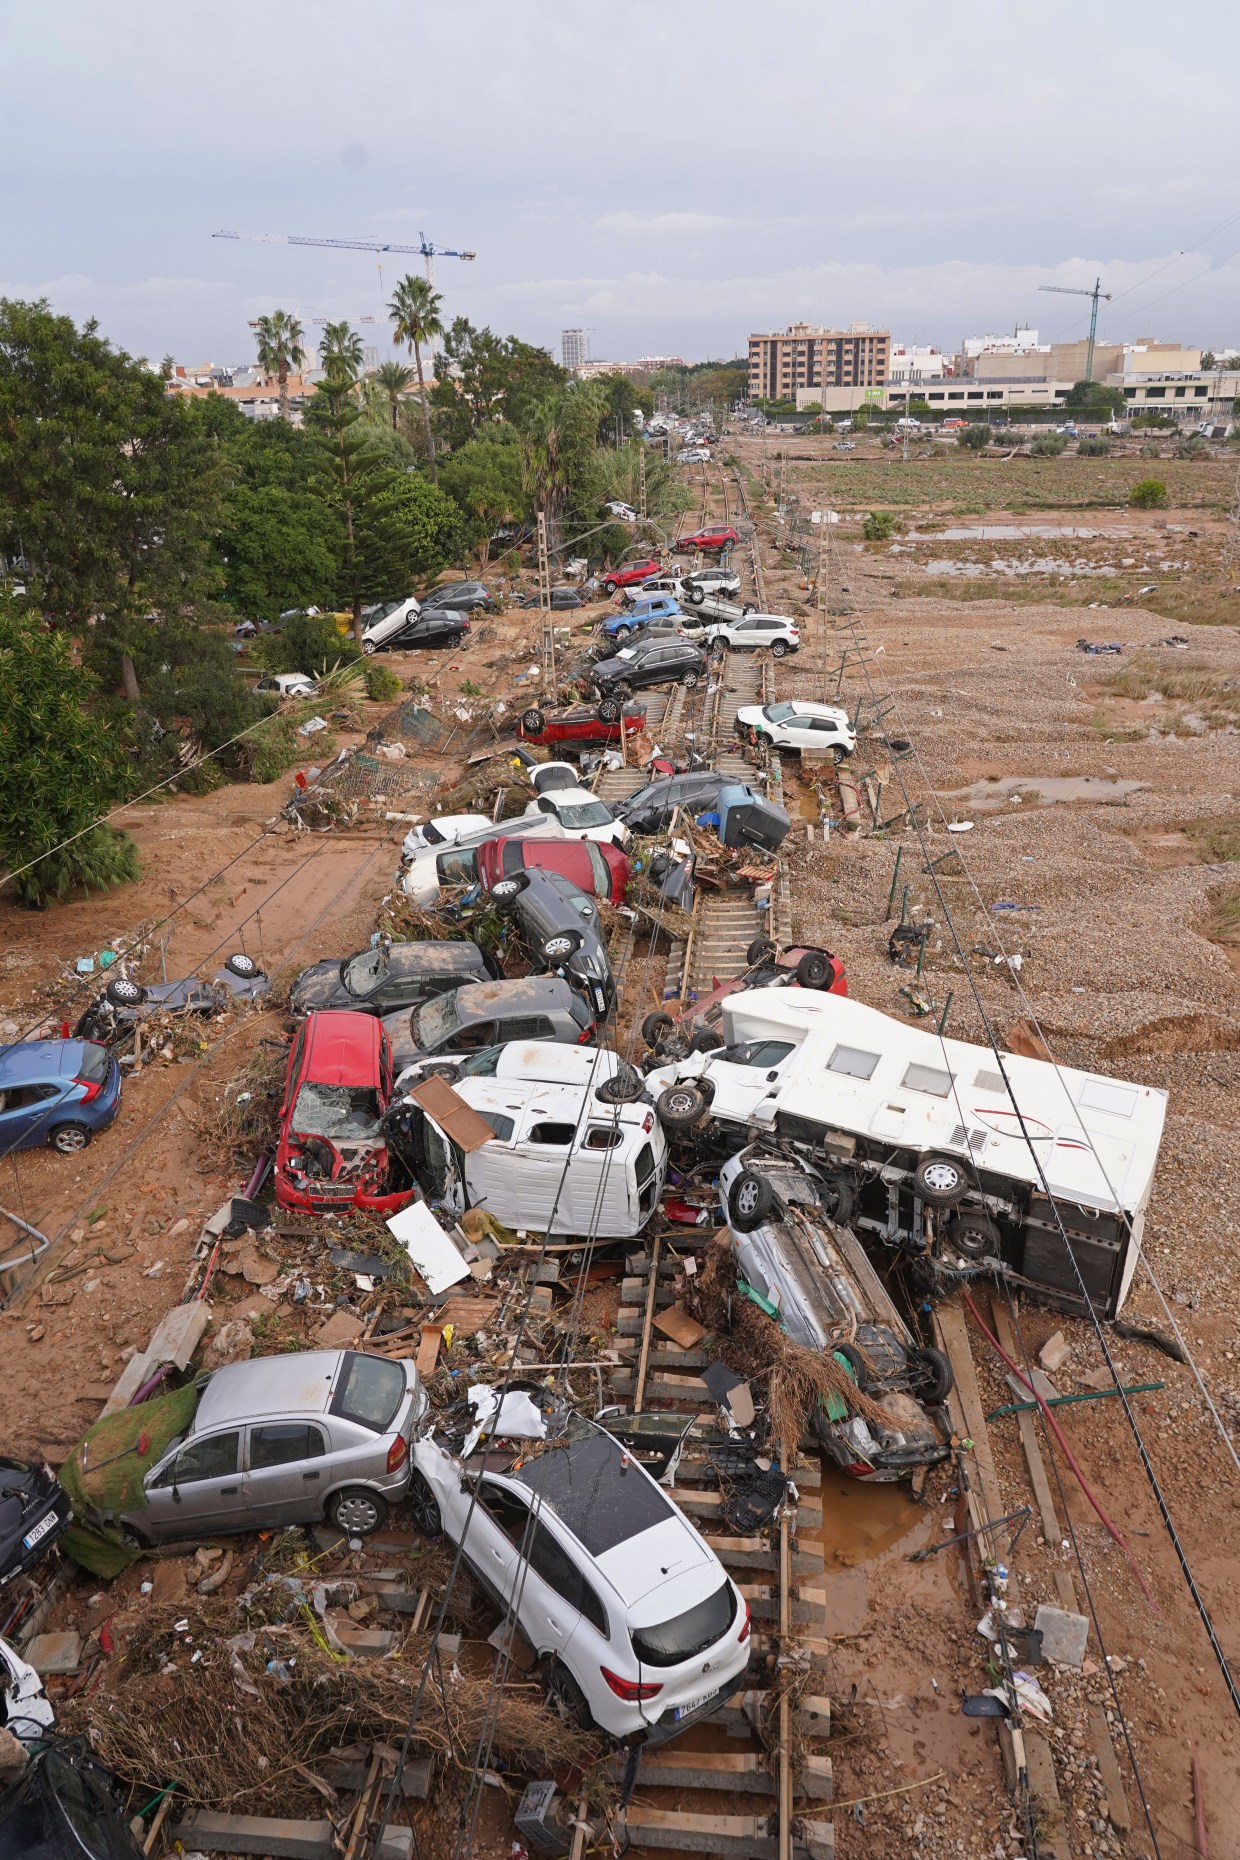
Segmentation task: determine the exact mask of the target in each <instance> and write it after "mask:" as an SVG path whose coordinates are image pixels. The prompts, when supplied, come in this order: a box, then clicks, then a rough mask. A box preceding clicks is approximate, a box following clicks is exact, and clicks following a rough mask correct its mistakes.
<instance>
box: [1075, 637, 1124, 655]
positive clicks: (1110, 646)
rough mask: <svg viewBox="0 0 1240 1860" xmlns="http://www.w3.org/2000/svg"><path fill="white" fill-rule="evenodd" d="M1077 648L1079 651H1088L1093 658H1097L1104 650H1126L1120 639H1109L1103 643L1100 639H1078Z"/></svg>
mask: <svg viewBox="0 0 1240 1860" xmlns="http://www.w3.org/2000/svg"><path fill="white" fill-rule="evenodd" d="M1076 649H1077V651H1078V652H1087V653H1088V654H1089V655H1090V657H1091V658H1096V657H1097V656H1098V655H1099V654H1100V653H1104V652H1122V651H1123V650H1124V648H1123V647H1122V646H1121V645H1120V643H1119V641H1118V640H1109V641H1107V642H1106V643H1105V644H1103V643H1102V642H1100V641H1098V640H1092V639H1078V640H1077V642H1076Z"/></svg>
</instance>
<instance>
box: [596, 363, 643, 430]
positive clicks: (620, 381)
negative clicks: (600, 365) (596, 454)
mask: <svg viewBox="0 0 1240 1860" xmlns="http://www.w3.org/2000/svg"><path fill="white" fill-rule="evenodd" d="M593 385H594V386H595V387H597V388H598V389H599V390H600V391H601V393H602V396H603V403H602V414H601V416H600V418H599V426H598V442H599V444H600V445H601V446H622V445H623V444H624V442H625V440H626V439H628V438H630V437H631V435H632V433H633V431H634V424H633V413H634V410H635V409H636V408H637V407H638V406H640V404H641V403H640V401H639V400H638V397H637V389H636V388H635V387H634V386H633V383H632V382H631V381H630V380H629V378H628V376H627V375H622V374H610V375H595V377H594V382H593Z"/></svg>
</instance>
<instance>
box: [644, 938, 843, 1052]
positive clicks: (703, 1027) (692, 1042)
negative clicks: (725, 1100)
mask: <svg viewBox="0 0 1240 1860" xmlns="http://www.w3.org/2000/svg"><path fill="white" fill-rule="evenodd" d="M745 964H746V966H745V968H744V969H743V970H742V972H741V973H740V974H739V975H735V976H732V977H730V978H729V979H728V980H727V981H724V982H719V983H718V984H717V985H716V987H714V988H712V989H711V990H710V992H709V993H708V994H702V995H695V996H693V997H692V998H690V999H689V1000H687V1001H685V1002H683V1003H675V1004H673V1003H671V1002H669V1003H668V1005H667V1007H665V1008H656V1009H655V1010H654V1011H653V1012H652V1013H650V1014H647V1015H646V1018H645V1019H644V1020H643V1021H642V1025H641V1035H642V1039H643V1040H644V1041H645V1042H646V1045H647V1047H648V1048H649V1049H650V1053H651V1065H652V1066H653V1065H655V1064H658V1063H660V1062H666V1061H667V1060H669V1059H679V1058H683V1057H684V1054H685V1053H686V1052H697V1053H710V1052H715V1051H717V1050H718V1049H719V1048H720V1047H722V1046H724V1045H725V1044H726V1041H725V1038H724V1035H723V1033H722V1032H721V1031H720V1027H721V1024H722V1021H723V1003H724V1002H725V1001H726V1000H728V999H729V997H730V996H732V995H736V994H741V993H743V992H745V991H746V990H749V989H753V990H757V989H761V988H816V989H819V990H821V991H822V992H823V993H824V994H832V995H846V994H847V993H848V977H847V975H846V974H845V972H844V964H843V962H842V961H841V959H840V958H839V957H838V956H836V955H833V954H832V952H831V951H830V950H829V949H822V948H820V947H819V946H818V945H816V944H805V943H793V944H789V945H788V946H787V947H786V948H783V949H781V948H780V947H779V945H778V944H776V943H773V942H772V941H771V939H770V938H769V937H765V936H760V937H755V938H754V940H753V942H752V943H751V944H750V945H749V948H748V949H747V950H746V951H745ZM673 1005H675V1006H676V1007H677V1008H678V1009H679V1011H678V1012H677V1013H673V1012H672V1011H671V1009H672V1007H673ZM648 1069H649V1068H648Z"/></svg>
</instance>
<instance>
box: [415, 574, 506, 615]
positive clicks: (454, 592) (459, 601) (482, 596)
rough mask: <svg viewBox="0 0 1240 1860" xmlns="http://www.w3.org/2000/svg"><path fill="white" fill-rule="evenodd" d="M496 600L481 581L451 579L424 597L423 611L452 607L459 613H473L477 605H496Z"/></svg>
mask: <svg viewBox="0 0 1240 1860" xmlns="http://www.w3.org/2000/svg"><path fill="white" fill-rule="evenodd" d="M494 605H495V602H494V601H493V600H492V599H491V597H490V595H489V594H488V593H487V591H486V588H485V587H484V586H483V584H482V582H480V581H450V582H448V583H447V584H446V585H445V586H444V587H442V588H432V589H431V592H430V593H429V594H424V595H423V597H422V612H423V613H425V612H426V610H427V608H428V607H431V608H436V607H451V608H453V609H454V610H455V611H456V612H457V613H460V614H471V613H473V611H474V609H475V607H494Z"/></svg>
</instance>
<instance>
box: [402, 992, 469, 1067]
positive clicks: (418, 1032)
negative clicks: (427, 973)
mask: <svg viewBox="0 0 1240 1860" xmlns="http://www.w3.org/2000/svg"><path fill="white" fill-rule="evenodd" d="M460 1024H461V1012H460V1009H459V1008H458V1007H457V1004H456V991H455V989H454V990H453V991H452V992H451V993H450V994H446V995H436V996H435V999H434V1000H433V1001H424V1002H423V1003H422V1006H421V1007H419V1008H414V1010H413V1013H412V1014H411V1015H410V1016H409V1031H410V1033H411V1034H412V1036H413V1043H414V1045H415V1046H416V1047H417V1048H418V1050H419V1051H420V1052H423V1053H429V1052H433V1051H434V1049H435V1048H436V1047H437V1046H438V1045H439V1043H440V1041H441V1040H446V1039H447V1038H448V1036H449V1034H453V1033H455V1032H456V1030H457V1028H458V1027H459V1026H460Z"/></svg>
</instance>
